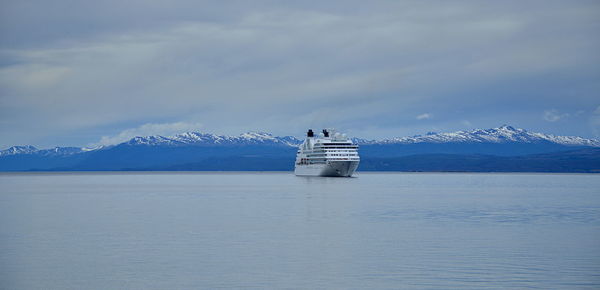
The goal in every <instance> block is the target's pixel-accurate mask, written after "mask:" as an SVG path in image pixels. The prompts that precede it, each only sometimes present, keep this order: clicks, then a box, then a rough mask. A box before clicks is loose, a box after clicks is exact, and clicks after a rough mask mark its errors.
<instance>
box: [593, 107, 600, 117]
mask: <svg viewBox="0 0 600 290" xmlns="http://www.w3.org/2000/svg"><path fill="white" fill-rule="evenodd" d="M594 114H596V115H600V106H598V107H597V108H596V110H594Z"/></svg>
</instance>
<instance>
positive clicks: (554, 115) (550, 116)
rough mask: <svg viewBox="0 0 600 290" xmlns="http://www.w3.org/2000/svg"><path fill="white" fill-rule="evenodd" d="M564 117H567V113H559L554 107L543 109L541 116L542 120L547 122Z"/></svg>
mask: <svg viewBox="0 0 600 290" xmlns="http://www.w3.org/2000/svg"><path fill="white" fill-rule="evenodd" d="M566 117H569V114H568V113H562V114H561V113H560V112H559V111H558V110H556V109H552V110H546V111H544V116H543V118H544V120H546V121H548V122H556V121H559V120H561V119H564V118H566Z"/></svg>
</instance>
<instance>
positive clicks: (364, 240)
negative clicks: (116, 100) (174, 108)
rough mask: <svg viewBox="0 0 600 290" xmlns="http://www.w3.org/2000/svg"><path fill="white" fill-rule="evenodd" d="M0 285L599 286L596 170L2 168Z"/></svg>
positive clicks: (598, 183)
mask: <svg viewBox="0 0 600 290" xmlns="http://www.w3.org/2000/svg"><path fill="white" fill-rule="evenodd" d="M0 269H1V270H0V288H2V289H192V288H228V287H233V288H442V289H443V288H477V289H481V288H499V289H500V288H540V289H586V288H589V289H598V288H600V175H559V174H550V175H544V174H430V173H423V174H408V173H370V174H367V173H362V174H360V175H359V176H358V178H306V177H296V176H294V175H292V174H291V173H86V174H69V173H65V174H1V175H0Z"/></svg>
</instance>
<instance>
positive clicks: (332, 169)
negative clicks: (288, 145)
mask: <svg viewBox="0 0 600 290" xmlns="http://www.w3.org/2000/svg"><path fill="white" fill-rule="evenodd" d="M358 162H359V161H328V162H327V164H302V165H296V169H295V170H294V173H295V174H296V175H299V176H329V177H350V176H352V174H353V173H354V171H356V168H357V167H358Z"/></svg>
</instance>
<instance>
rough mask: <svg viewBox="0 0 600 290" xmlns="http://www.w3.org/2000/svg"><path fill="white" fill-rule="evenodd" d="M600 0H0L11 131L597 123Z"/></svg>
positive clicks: (2, 84) (4, 108)
mask: <svg viewBox="0 0 600 290" xmlns="http://www.w3.org/2000/svg"><path fill="white" fill-rule="evenodd" d="M599 31H600V1H577V0H575V1H552V0H549V1H522V0H521V1H352V0H349V1H326V0H320V1H180V0H170V1H137V0H133V1H122V0H118V1H117V0H96V1H76V0H54V1H46V0H42V1H38V0H18V1H12V0H5V1H2V2H0V149H4V148H7V147H10V146H13V145H34V146H37V147H40V148H49V147H54V146H96V145H109V144H115V143H118V142H122V141H125V140H127V139H128V138H131V137H134V136H146V135H155V134H158V135H165V136H169V135H173V134H177V133H182V132H187V131H199V132H208V133H215V134H224V135H238V134H241V133H243V132H248V131H264V132H270V133H272V134H274V135H279V136H286V135H292V136H297V137H301V136H303V134H304V132H305V131H306V129H308V128H313V129H320V128H325V127H327V128H332V127H333V128H337V129H338V131H343V132H346V133H348V135H350V136H356V137H362V138H369V139H381V138H390V137H400V136H408V135H415V134H423V133H426V132H430V131H435V132H449V131H457V130H471V129H475V128H493V127H498V126H501V125H503V124H509V125H512V126H514V127H520V128H524V129H527V130H530V131H536V132H543V133H550V134H555V135H576V136H583V137H586V138H600V53H599V51H600V37H599V36H600V34H599V33H598V32H599Z"/></svg>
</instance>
